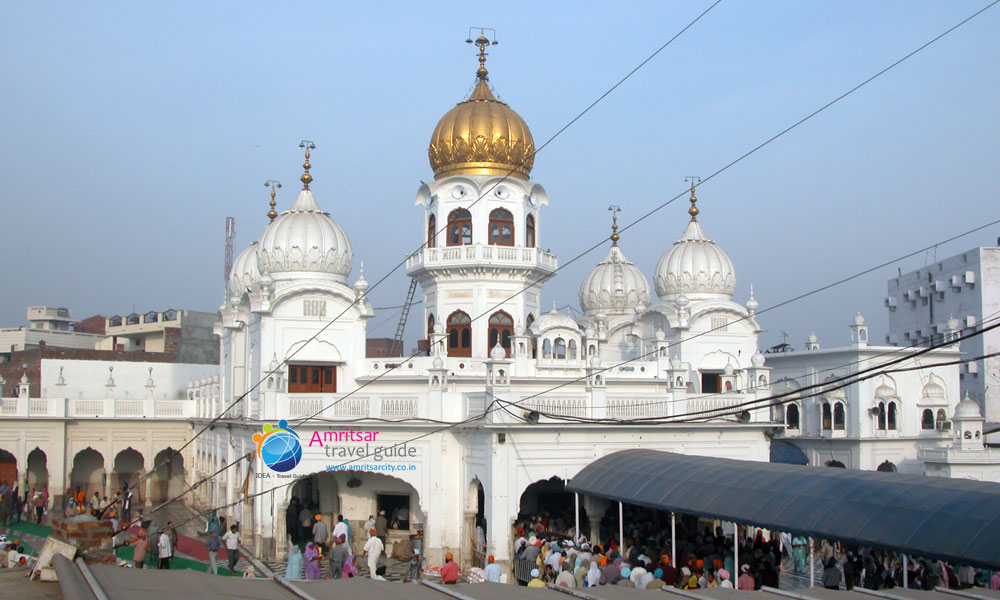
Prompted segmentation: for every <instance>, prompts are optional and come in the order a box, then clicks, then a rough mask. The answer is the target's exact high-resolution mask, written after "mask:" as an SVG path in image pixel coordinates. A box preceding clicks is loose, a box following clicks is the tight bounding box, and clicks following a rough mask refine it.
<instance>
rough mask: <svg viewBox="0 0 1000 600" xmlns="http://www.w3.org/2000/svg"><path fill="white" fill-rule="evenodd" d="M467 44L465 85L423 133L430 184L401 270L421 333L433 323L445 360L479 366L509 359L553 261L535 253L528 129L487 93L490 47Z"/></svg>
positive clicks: (420, 197) (538, 201) (541, 195)
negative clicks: (420, 304) (473, 57)
mask: <svg viewBox="0 0 1000 600" xmlns="http://www.w3.org/2000/svg"><path fill="white" fill-rule="evenodd" d="M474 43H475V44H476V46H478V47H479V54H478V58H479V68H478V70H477V71H476V81H475V87H474V88H473V90H472V93H471V94H470V95H469V97H468V98H466V99H465V100H463V101H462V102H459V103H458V104H457V105H456V106H455V107H454V108H452V109H451V110H449V111H448V112H447V113H445V115H444V116H443V117H441V119H440V120H439V121H438V124H437V126H435V128H434V132H433V134H432V135H431V140H430V145H429V147H428V149H427V154H428V157H429V159H430V165H431V169H432V170H433V171H434V180H433V181H431V182H429V183H425V184H423V185H421V186H420V189H419V190H418V192H417V198H416V204H417V206H420V207H422V208H423V221H422V224H421V237H422V239H423V242H424V245H423V247H422V248H421V249H420V250H418V251H417V252H415V253H414V254H413V255H411V256H410V257H409V258H408V259H407V263H406V268H407V270H406V272H407V274H408V275H409V276H410V277H413V278H414V279H416V280H417V282H419V283H420V286H421V288H422V289H423V292H424V327H425V332H426V335H427V336H428V337H429V336H430V334H431V333H432V332H434V328H435V325H438V324H440V325H443V327H444V332H445V338H444V339H445V344H446V345H447V354H448V356H452V357H476V358H487V357H489V356H490V351H491V349H492V348H493V347H494V346H495V345H496V344H497V343H498V342H499V343H500V345H501V346H502V347H503V348H505V349H506V350H507V352H508V355H509V354H510V351H511V348H512V346H513V344H512V341H511V338H512V337H513V335H514V331H515V328H516V327H520V328H527V327H529V326H530V325H531V323H532V322H533V321H534V320H535V319H536V318H537V317H538V315H539V310H538V308H539V306H538V305H539V294H540V292H541V286H542V282H543V281H544V280H545V279H546V278H547V275H549V274H551V273H552V272H553V271H554V270H555V269H556V267H557V262H556V257H555V256H554V255H552V254H550V253H548V252H546V251H544V250H542V249H541V248H540V246H541V219H540V210H541V207H542V205H545V204H548V197H547V195H546V193H545V189H544V188H543V187H542V186H541V185H538V184H537V183H532V182H531V181H530V175H531V168H532V166H533V165H534V157H535V142H534V139H533V138H532V137H531V131H530V130H529V129H528V125H527V123H525V122H524V119H522V118H521V116H520V115H518V114H517V113H516V112H515V111H514V109H512V108H511V107H510V106H508V105H507V104H506V103H505V102H502V101H500V100H498V99H497V97H496V95H495V93H494V91H493V89H491V87H490V85H489V73H488V72H487V70H486V66H485V64H486V56H487V54H486V48H487V47H488V46H489V45H490V44H491V42H490V40H489V39H487V38H486V36H485V35H483V34H480V36H479V38H478V39H476V40H475V42H474ZM493 43H495V42H493ZM525 288H527V289H525Z"/></svg>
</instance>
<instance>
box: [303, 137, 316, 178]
mask: <svg viewBox="0 0 1000 600" xmlns="http://www.w3.org/2000/svg"><path fill="white" fill-rule="evenodd" d="M299 148H305V149H306V161H305V162H304V163H302V168H303V169H305V173H303V174H302V177H299V181H301V182H302V189H304V190H308V189H309V184H310V183H312V180H313V177H312V175H310V174H309V169H311V168H312V165H311V164H309V151H310V150H315V149H316V144H314V143H312V142H310V141H309V140H302V141H301V142H299Z"/></svg>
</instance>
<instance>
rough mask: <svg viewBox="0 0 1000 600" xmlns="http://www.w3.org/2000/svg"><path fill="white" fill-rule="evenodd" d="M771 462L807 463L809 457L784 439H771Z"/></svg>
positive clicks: (786, 463) (787, 463)
mask: <svg viewBox="0 0 1000 600" xmlns="http://www.w3.org/2000/svg"><path fill="white" fill-rule="evenodd" d="M771 462H773V463H781V464H785V465H808V464H809V459H808V458H806V455H805V453H804V452H802V450H799V447H798V446H796V445H795V444H793V443H791V442H789V441H786V440H771Z"/></svg>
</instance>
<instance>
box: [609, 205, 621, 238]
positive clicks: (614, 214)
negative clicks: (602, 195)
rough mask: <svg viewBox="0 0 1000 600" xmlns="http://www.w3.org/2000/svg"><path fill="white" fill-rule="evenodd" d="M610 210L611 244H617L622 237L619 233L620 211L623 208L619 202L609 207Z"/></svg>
mask: <svg viewBox="0 0 1000 600" xmlns="http://www.w3.org/2000/svg"><path fill="white" fill-rule="evenodd" d="M608 210H610V211H611V245H612V246H617V245H618V240H620V239H621V236H620V235H618V213H620V212H621V211H622V209H621V207H620V206H618V205H617V204H612V205H611V206H609V207H608Z"/></svg>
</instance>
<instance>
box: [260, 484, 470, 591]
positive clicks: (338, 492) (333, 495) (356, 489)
mask: <svg viewBox="0 0 1000 600" xmlns="http://www.w3.org/2000/svg"><path fill="white" fill-rule="evenodd" d="M264 497H265V498H266V497H268V496H266V495H265V496H264ZM289 510H291V511H297V512H298V515H297V516H298V517H299V518H298V519H296V520H297V521H298V523H299V527H300V530H299V535H298V538H297V541H298V540H301V539H303V535H304V530H303V529H302V526H303V522H308V523H312V522H314V519H315V517H314V515H316V514H317V513H318V514H320V515H322V516H323V519H324V520H326V521H327V523H328V524H330V526H331V527H332V526H333V525H334V524H335V522H334V520H335V519H336V517H337V515H343V516H344V518H345V519H347V521H348V523H349V524H350V526H351V529H352V530H353V536H354V539H353V540H352V541H353V544H354V551H355V554H358V553H360V552H361V551H362V548H363V547H364V544H365V542H366V541H368V534H367V532H366V531H365V528H364V524H365V522H366V521H367V520H368V519H369V518H371V519H373V520H374V519H377V518H378V517H379V516H380V513H383V512H384V514H383V515H381V516H383V517H384V518H385V520H386V529H387V535H386V553H389V552H391V551H392V550H393V545H394V544H396V543H397V542H400V543H402V544H403V545H404V546H406V545H408V544H410V543H412V542H411V539H410V536H411V535H414V534H416V533H418V532H420V531H422V530H423V529H424V524H425V523H426V517H425V514H424V512H423V510H422V509H421V506H420V495H419V493H418V492H417V490H416V488H415V487H413V485H411V484H410V483H408V482H407V481H404V480H402V479H398V478H396V477H393V476H390V475H384V474H382V473H372V472H366V471H323V472H320V473H314V474H312V475H309V476H307V477H301V478H299V480H298V481H296V482H295V484H294V485H293V486H291V487H290V488H289V494H288V501H287V504H285V505H280V501H279V505H278V506H277V507H275V509H274V512H273V513H272V514H274V515H275V517H276V521H275V524H274V525H273V529H268V530H266V531H262V532H260V533H261V535H263V536H264V537H271V536H274V537H275V538H277V539H276V541H277V542H278V543H277V548H278V549H279V552H280V550H282V549H284V548H285V547H287V541H288V540H287V539H280V538H281V536H280V535H279V528H280V525H279V523H282V524H283V525H284V528H285V530H286V531H285V535H286V536H287V537H292V536H293V535H294V532H293V531H291V529H292V525H293V523H294V521H295V520H293V519H291V518H290V516H289V514H288V511H289ZM263 511H264V513H269V512H270V511H271V507H270V506H269V505H268V504H267V500H265V504H264V506H263ZM310 527H311V525H310ZM265 528H266V526H265ZM397 549H398V552H399V553H400V554H401V555H403V556H408V555H409V548H404V547H399V548H397ZM456 550H457V549H456ZM432 559H433V560H442V557H428V560H432ZM361 563H362V564H358V567H359V568H361V569H362V571H365V572H366V571H367V567H366V566H364V564H363V563H364V561H361ZM326 568H327V566H326V565H325V561H324V566H323V569H326Z"/></svg>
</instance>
